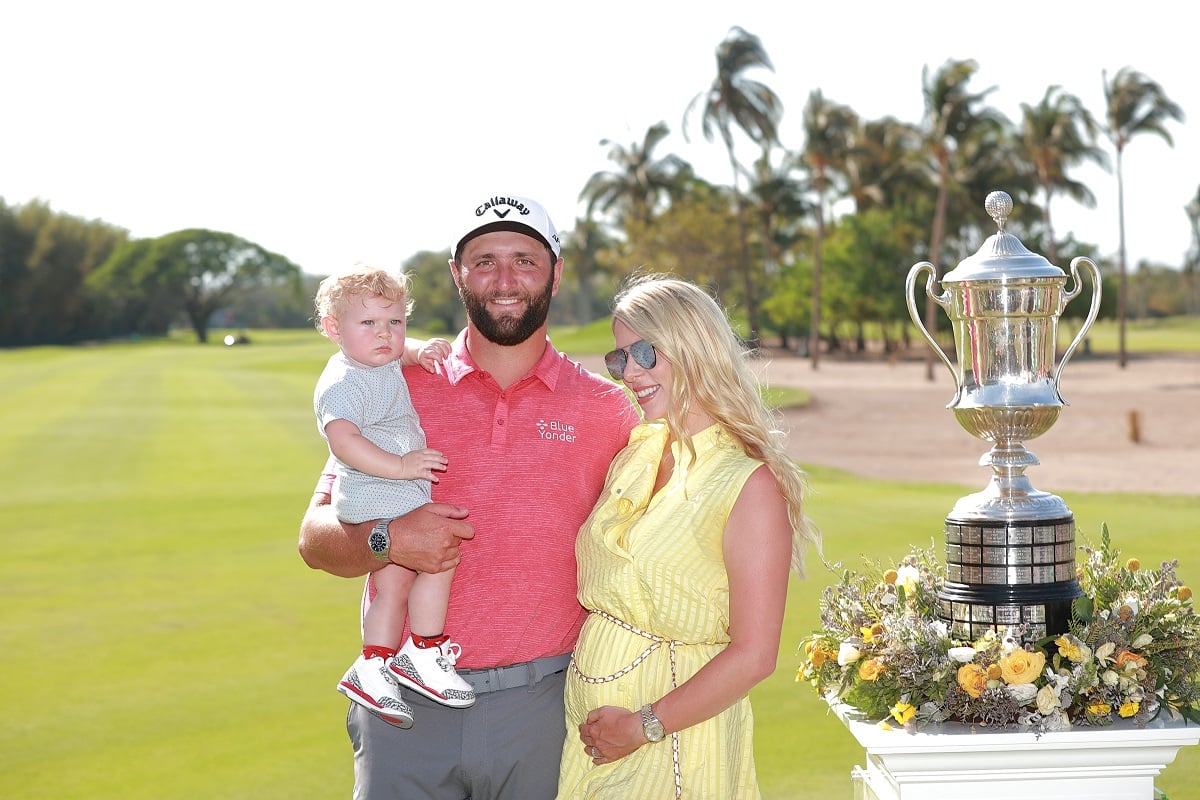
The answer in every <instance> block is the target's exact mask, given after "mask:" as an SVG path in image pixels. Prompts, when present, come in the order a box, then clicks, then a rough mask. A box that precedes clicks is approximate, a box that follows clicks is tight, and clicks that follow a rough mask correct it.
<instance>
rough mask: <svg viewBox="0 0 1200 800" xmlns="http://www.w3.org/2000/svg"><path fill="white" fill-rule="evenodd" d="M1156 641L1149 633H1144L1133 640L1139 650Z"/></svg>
mask: <svg viewBox="0 0 1200 800" xmlns="http://www.w3.org/2000/svg"><path fill="white" fill-rule="evenodd" d="M1153 641H1154V637H1153V636H1151V635H1150V634H1148V633H1143V634H1141V635H1140V636H1138V637H1137V638H1136V639H1134V640H1133V646H1134V647H1136V648H1138V649H1139V650H1140V649H1141V648H1143V647H1145V646H1146V645H1148V644H1150V643H1151V642H1153Z"/></svg>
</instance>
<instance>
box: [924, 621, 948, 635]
mask: <svg viewBox="0 0 1200 800" xmlns="http://www.w3.org/2000/svg"><path fill="white" fill-rule="evenodd" d="M929 627H930V628H932V629H933V632H934V633H936V634H937V635H938V636H940V637H941V638H943V639H945V638H946V637H948V636H949V635H950V629H949V628H948V627H946V622H945V620H942V619H936V620H934V621H933V622H931V623H929Z"/></svg>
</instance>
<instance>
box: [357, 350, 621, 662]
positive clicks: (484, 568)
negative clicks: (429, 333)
mask: <svg viewBox="0 0 1200 800" xmlns="http://www.w3.org/2000/svg"><path fill="white" fill-rule="evenodd" d="M465 343H466V335H465V333H463V334H460V335H459V337H458V339H457V340H456V341H455V342H454V345H453V352H452V354H451V356H450V358H449V359H447V362H446V367H447V368H446V373H447V374H445V375H442V374H438V375H432V374H430V373H428V372H426V371H425V370H423V369H421V368H420V367H411V368H408V369H406V370H405V371H404V377H405V378H406V379H407V380H408V387H409V392H410V393H411V394H412V400H413V405H414V406H415V407H416V409H417V413H418V414H419V415H420V417H421V427H422V428H424V429H425V436H426V439H427V440H428V442H429V446H430V447H433V448H436V449H438V450H441V451H442V452H443V453H444V454H445V455H446V458H447V459H448V461H449V468H448V469H447V470H446V472H444V473H441V474H440V476H439V477H440V479H441V480H440V482H439V483H436V484H434V486H433V499H434V501H442V502H447V503H453V504H455V505H458V506H462V507H464V508H466V509H467V510H468V511H469V512H470V515H469V516H468V517H467V521H468V522H470V523H471V524H472V525H473V526H474V527H475V538H474V539H472V540H469V541H464V542H463V545H462V562H461V563H460V564H459V565H458V570H457V572H456V573H455V576H454V584H453V587H452V589H451V593H450V608H449V611H448V613H447V616H446V632H447V633H449V634H450V635H451V637H453V638H454V640H455V641H457V642H458V643H459V644H461V645H462V649H463V652H462V657H461V658H460V659H459V661H458V667H459V668H460V669H479V668H484V667H499V666H506V665H508V664H515V663H519V662H522V661H530V660H532V659H535V658H542V657H545V656H556V655H561V654H563V653H568V652H570V651H571V649H572V648H573V647H574V646H575V639H576V638H577V637H578V635H579V629H580V627H581V626H582V625H583V619H584V616H585V612H584V610H583V608H582V607H581V606H580V605H579V602H578V600H577V599H576V588H577V586H576V566H575V536H576V534H577V533H578V531H579V527H580V525H582V524H583V521H584V520H585V519H586V518H587V516H588V514H589V513H591V510H592V506H593V505H594V504H595V502H596V499H597V498H598V497H599V495H600V490H601V488H602V487H603V485H604V478H605V475H606V474H607V472H608V466H609V463H610V462H611V461H612V459H613V456H615V455H616V454H617V452H618V451H619V450H620V449H621V448H623V447H624V446H625V445H626V444H627V443H628V441H629V432H630V430H631V429H632V428H633V426H634V425H636V424H637V423H638V422H639V415H638V413H637V411H636V410H635V408H634V407H633V405H632V403H631V402H630V400H629V398H628V396H627V395H626V394H625V391H624V389H623V388H622V387H620V386H618V385H616V384H613V383H611V382H610V381H608V380H605V379H604V378H601V377H600V376H598V375H595V374H594V373H591V372H588V371H587V370H585V369H583V367H581V366H580V365H579V364H577V363H575V362H574V361H571V360H569V359H568V358H567V357H566V356H564V355H562V354H561V353H559V352H558V351H557V350H555V349H554V347H553V346H552V345H551V344H550V341H549V339H547V341H546V352H545V353H544V354H543V355H542V358H541V360H540V361H539V362H538V363H537V365H536V366H534V368H533V369H532V370H531V371H530V372H529V374H527V375H526V376H525V377H523V378H521V379H520V380H518V381H517V382H516V383H514V384H513V385H512V386H509V387H508V388H507V389H504V390H501V389H500V387H499V385H497V383H496V382H495V381H494V380H493V379H492V377H491V375H489V374H488V373H486V372H483V371H481V370H479V369H478V368H477V367H476V365H475V363H474V362H473V361H472V360H471V356H470V354H469V353H468V352H467V349H466V346H465ZM368 594H373V590H372V587H370V586H368Z"/></svg>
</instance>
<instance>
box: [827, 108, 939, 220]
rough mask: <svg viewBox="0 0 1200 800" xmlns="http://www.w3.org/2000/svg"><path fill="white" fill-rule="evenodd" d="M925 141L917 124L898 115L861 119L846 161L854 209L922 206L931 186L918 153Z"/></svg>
mask: <svg viewBox="0 0 1200 800" xmlns="http://www.w3.org/2000/svg"><path fill="white" fill-rule="evenodd" d="M923 144H924V137H923V136H922V134H921V131H920V129H918V128H917V126H915V125H913V124H912V123H909V122H901V121H900V120H898V119H896V118H895V117H884V118H882V119H878V120H867V121H865V122H862V123H860V124H859V127H858V130H857V131H856V132H855V133H854V140H853V143H852V146H851V148H850V152H849V157H848V159H847V161H846V178H847V181H848V186H847V191H848V192H849V194H850V197H851V198H853V200H854V210H855V211H856V212H861V211H868V210H870V209H873V208H883V209H893V210H898V211H899V210H903V211H906V212H907V211H912V210H919V208H920V205H921V201H922V198H924V197H925V196H927V194H928V190H929V181H928V178H927V176H926V174H925V171H924V170H923V165H922V163H921V161H920V157H919V154H920V152H921V149H922V147H923ZM915 218H916V217H914V219H915Z"/></svg>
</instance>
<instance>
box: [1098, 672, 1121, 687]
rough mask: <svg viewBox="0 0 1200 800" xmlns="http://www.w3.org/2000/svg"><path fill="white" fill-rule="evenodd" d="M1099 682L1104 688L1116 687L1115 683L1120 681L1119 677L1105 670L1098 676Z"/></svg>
mask: <svg viewBox="0 0 1200 800" xmlns="http://www.w3.org/2000/svg"><path fill="white" fill-rule="evenodd" d="M1100 680H1102V681H1104V685H1105V686H1116V685H1117V681H1119V680H1121V676H1120V675H1118V674H1117V673H1116V672H1114V671H1113V670H1111V669H1106V670H1104V672H1103V673H1102V674H1101V675H1100Z"/></svg>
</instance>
